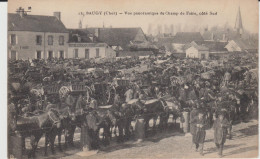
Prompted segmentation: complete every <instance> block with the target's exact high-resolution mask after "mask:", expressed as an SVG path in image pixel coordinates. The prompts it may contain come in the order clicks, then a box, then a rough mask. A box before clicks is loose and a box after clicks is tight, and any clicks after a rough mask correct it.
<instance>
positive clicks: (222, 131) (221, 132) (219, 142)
mask: <svg viewBox="0 0 260 159" xmlns="http://www.w3.org/2000/svg"><path fill="white" fill-rule="evenodd" d="M224 114H225V113H224V112H223V111H221V112H220V113H219V114H218V117H217V119H216V120H215V121H214V124H213V129H214V142H215V144H216V147H217V149H218V155H219V156H220V157H222V152H223V147H224V143H225V142H226V136H227V133H228V131H227V128H228V127H229V122H228V120H227V119H226V118H225V115H224Z"/></svg>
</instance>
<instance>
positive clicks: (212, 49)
mask: <svg viewBox="0 0 260 159" xmlns="http://www.w3.org/2000/svg"><path fill="white" fill-rule="evenodd" d="M227 44H228V42H224V41H204V43H203V45H204V46H206V47H207V48H209V53H210V54H224V53H228V50H227V49H226V48H225V46H226V45H227Z"/></svg>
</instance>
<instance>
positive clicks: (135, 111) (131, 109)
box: [111, 99, 142, 142]
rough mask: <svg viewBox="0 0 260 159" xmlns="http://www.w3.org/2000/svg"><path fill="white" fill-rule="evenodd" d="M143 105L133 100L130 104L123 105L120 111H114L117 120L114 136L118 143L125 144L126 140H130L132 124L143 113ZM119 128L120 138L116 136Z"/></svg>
mask: <svg viewBox="0 0 260 159" xmlns="http://www.w3.org/2000/svg"><path fill="white" fill-rule="evenodd" d="M141 104H142V103H140V101H139V100H138V99H133V100H130V101H129V102H128V103H124V104H122V106H121V107H120V109H119V110H112V111H114V112H115V114H116V118H117V121H116V125H114V135H115V136H116V137H117V138H118V139H117V141H118V142H123V141H124V140H125V139H126V140H128V139H129V138H130V135H131V131H130V128H131V122H132V121H133V120H134V119H135V118H136V116H138V115H139V114H140V113H141V111H142V105H141ZM117 127H118V130H119V136H117V134H116V128H117ZM111 131H112V129H111ZM124 133H125V134H124ZM111 134H112V133H111Z"/></svg>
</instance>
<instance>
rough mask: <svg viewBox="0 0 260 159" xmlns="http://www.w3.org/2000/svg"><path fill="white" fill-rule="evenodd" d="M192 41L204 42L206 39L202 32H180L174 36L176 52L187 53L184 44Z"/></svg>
mask: <svg viewBox="0 0 260 159" xmlns="http://www.w3.org/2000/svg"><path fill="white" fill-rule="evenodd" d="M192 41H194V42H196V43H197V44H202V43H203V41H204V39H203V37H202V36H201V34H200V32H178V33H176V35H175V36H174V38H173V43H172V45H173V49H174V53H185V48H184V46H185V45H186V44H189V43H191V42H192Z"/></svg>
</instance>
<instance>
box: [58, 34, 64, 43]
mask: <svg viewBox="0 0 260 159" xmlns="http://www.w3.org/2000/svg"><path fill="white" fill-rule="evenodd" d="M59 44H60V45H64V36H59Z"/></svg>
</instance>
